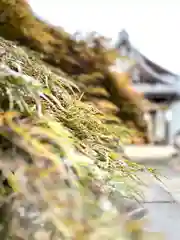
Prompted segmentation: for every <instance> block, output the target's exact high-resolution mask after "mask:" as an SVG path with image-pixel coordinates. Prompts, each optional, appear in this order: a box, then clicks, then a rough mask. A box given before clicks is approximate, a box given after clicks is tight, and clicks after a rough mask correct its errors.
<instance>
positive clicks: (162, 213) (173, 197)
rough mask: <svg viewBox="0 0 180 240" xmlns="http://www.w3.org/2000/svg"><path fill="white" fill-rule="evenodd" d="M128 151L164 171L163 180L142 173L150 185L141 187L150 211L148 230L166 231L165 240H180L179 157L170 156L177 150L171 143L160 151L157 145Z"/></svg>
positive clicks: (160, 171) (161, 176)
mask: <svg viewBox="0 0 180 240" xmlns="http://www.w3.org/2000/svg"><path fill="white" fill-rule="evenodd" d="M126 150H127V149H126ZM128 151H129V153H131V156H130V157H132V158H133V154H134V157H135V158H134V159H137V160H138V162H141V163H144V165H146V166H148V167H153V168H155V169H157V170H158V171H159V173H160V174H161V175H160V179H161V181H162V183H161V182H159V181H157V180H156V179H155V178H153V177H151V176H150V175H148V174H146V173H139V176H140V177H141V179H143V180H144V182H145V183H146V185H147V186H142V189H143V192H144V199H145V200H144V203H143V205H144V206H145V207H146V208H147V209H148V212H149V214H148V217H149V224H147V228H146V229H147V230H148V231H150V232H163V233H164V235H165V240H178V239H180V158H176V159H173V158H172V157H171V154H172V153H173V152H174V150H173V149H172V147H170V146H169V147H164V148H163V147H161V148H159V152H158V148H157V147H154V148H153V147H149V149H148V148H145V147H144V148H139V147H137V148H136V147H135V146H134V147H129V149H128ZM128 151H127V152H128ZM127 152H126V153H127ZM142 152H143V154H144V155H143V154H142ZM157 153H158V154H157ZM138 154H139V156H140V158H139V159H138V158H137V157H138ZM145 156H147V158H146V157H145ZM157 156H158V157H157ZM152 240H154V238H153V239H152Z"/></svg>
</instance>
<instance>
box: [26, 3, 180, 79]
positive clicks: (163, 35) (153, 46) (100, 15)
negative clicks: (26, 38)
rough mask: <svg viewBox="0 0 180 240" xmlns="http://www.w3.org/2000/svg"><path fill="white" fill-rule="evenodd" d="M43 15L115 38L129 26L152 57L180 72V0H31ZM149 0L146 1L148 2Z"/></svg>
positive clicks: (138, 44) (70, 27)
mask: <svg viewBox="0 0 180 240" xmlns="http://www.w3.org/2000/svg"><path fill="white" fill-rule="evenodd" d="M28 2H29V3H30V5H31V7H32V9H33V10H34V12H36V14H38V15H39V16H40V17H42V18H44V19H45V20H48V21H49V22H51V23H52V24H54V25H58V26H61V27H63V28H64V29H65V30H66V31H67V32H70V33H74V32H76V31H81V32H82V33H87V32H91V31H96V32H98V33H100V34H103V35H104V36H106V37H110V38H111V39H112V40H114V41H115V40H116V39H117V36H118V32H120V31H121V30H122V29H124V28H125V29H126V30H127V32H128V33H129V36H130V41H131V43H132V44H133V45H134V46H135V47H136V48H137V49H139V50H140V51H141V52H142V53H143V54H144V55H146V56H147V57H148V58H149V59H150V60H152V61H155V62H156V63H157V64H159V65H161V66H162V67H164V68H167V69H168V70H170V71H173V72H174V73H178V74H180V59H179V58H180V30H178V29H180V27H179V26H178V25H179V23H180V1H178V0H164V1H163V0H158V1H157V2H156V1H155V0H151V1H150V0H149V1H148V0H146V1H143V0H136V1H135V0H124V1H123V0H106V1H105V0H91V1H88V0H87V1H83V0H76V1H74V0H46V1H45V0H28ZM145 2H146V3H145Z"/></svg>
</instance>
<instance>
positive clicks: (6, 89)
mask: <svg viewBox="0 0 180 240" xmlns="http://www.w3.org/2000/svg"><path fill="white" fill-rule="evenodd" d="M0 49H1V58H0V80H1V81H0V109H1V114H0V154H1V158H0V169H1V171H2V173H3V176H4V177H5V178H8V181H9V184H10V185H11V187H12V189H13V191H10V193H8V192H7V188H4V187H3V185H2V184H1V185H2V187H1V192H2V193H1V204H2V206H3V207H2V208H1V213H2V214H1V216H2V217H1V220H0V223H1V225H2V230H1V232H0V234H1V239H12V240H15V239H17V238H18V237H19V239H20V238H21V239H42V237H43V238H45V239H73V240H75V239H78V240H81V239H82V240H83V239H100V238H101V237H106V239H109V240H111V239H112V240H116V239H117V240H121V239H125V235H124V234H125V233H124V228H123V225H124V219H123V216H122V215H121V213H119V212H118V210H117V209H116V208H115V206H113V205H112V204H111V203H110V201H109V199H108V196H109V193H110V192H111V191H113V186H112V185H111V182H112V181H114V180H116V181H117V179H119V181H120V180H121V181H124V178H126V179H129V180H131V179H132V178H133V176H134V179H136V176H135V175H136V174H135V171H136V170H137V169H138V167H137V166H136V165H131V164H130V163H129V164H128V165H127V164H125V159H124V157H123V153H122V152H120V153H119V155H118V157H117V155H116V154H115V152H117V151H118V148H119V146H120V144H121V143H120V140H121V137H122V139H123V136H124V135H127V137H126V138H127V139H128V138H129V135H128V133H129V134H131V132H130V131H129V130H128V129H127V128H125V126H124V125H123V124H122V125H121V127H120V128H121V131H120V132H118V131H115V128H113V129H110V128H109V127H107V125H106V124H104V123H103V122H102V120H101V117H99V115H101V116H103V115H102V113H100V112H99V111H98V110H97V109H96V108H95V107H94V106H92V105H89V104H86V103H83V102H82V101H81V92H80V90H79V89H78V87H77V86H76V85H75V84H74V82H73V81H71V79H70V78H69V79H68V77H67V76H66V77H65V76H63V75H58V74H55V73H54V72H53V71H52V70H51V68H49V67H47V65H45V64H44V63H43V62H42V61H41V60H40V59H39V57H38V56H39V55H38V54H37V55H36V54H34V52H33V51H31V50H28V49H27V48H23V47H19V46H17V45H16V44H15V43H14V42H10V41H7V40H4V39H3V38H0ZM133 181H134V180H133ZM127 182H128V181H127ZM124 184H126V182H125V183H124ZM127 184H128V183H127ZM10 206H11V207H10ZM5 210H6V211H5ZM8 214H9V216H8ZM5 217H8V219H7V220H6V221H5V220H4V219H5Z"/></svg>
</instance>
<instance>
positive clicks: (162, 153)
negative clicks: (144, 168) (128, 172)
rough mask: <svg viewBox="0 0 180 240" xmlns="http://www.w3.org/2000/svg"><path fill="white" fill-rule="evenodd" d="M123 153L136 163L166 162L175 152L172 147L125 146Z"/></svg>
mask: <svg viewBox="0 0 180 240" xmlns="http://www.w3.org/2000/svg"><path fill="white" fill-rule="evenodd" d="M124 151H125V154H126V155H127V156H128V158H130V159H131V160H132V161H135V162H138V163H146V162H149V161H150V162H152V163H153V162H157V161H160V162H164V161H168V160H169V159H171V158H172V156H173V155H175V154H176V152H177V150H176V149H175V148H174V147H173V146H172V145H157V146H156V145H139V146H138V145H126V146H125V147H124Z"/></svg>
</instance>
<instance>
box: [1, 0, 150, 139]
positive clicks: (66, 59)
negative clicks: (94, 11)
mask: <svg viewBox="0 0 180 240" xmlns="http://www.w3.org/2000/svg"><path fill="white" fill-rule="evenodd" d="M0 14H1V16H3V17H1V19H0V34H1V36H3V37H4V38H6V39H9V40H13V41H17V42H19V43H20V44H21V45H24V46H28V47H30V48H32V49H33V50H35V51H37V52H39V57H40V58H41V59H42V60H44V61H46V62H48V63H49V64H50V65H51V66H55V67H58V68H60V69H61V70H62V71H63V72H64V73H66V75H68V77H70V78H71V79H73V80H74V81H75V82H76V84H77V85H78V86H79V87H80V89H81V91H83V92H84V93H85V95H84V97H85V96H88V95H89V91H90V89H92V91H91V95H92V94H93V96H95V97H96V96H97V90H96V89H97V88H103V89H104V90H103V91H104V92H108V93H109V94H110V98H108V97H107V96H105V97H107V100H109V101H111V102H113V103H114V104H115V105H117V106H118V108H119V112H118V113H117V114H116V115H117V117H119V118H120V119H121V120H122V121H123V123H125V124H127V123H128V122H129V121H131V125H132V126H133V129H136V130H137V131H136V134H137V135H139V133H140V136H142V135H143V137H144V138H145V140H146V136H144V135H145V132H146V127H145V126H144V123H143V120H142V118H141V117H140V116H141V114H142V108H140V105H141V102H142V97H139V96H138V95H137V94H136V95H135V94H134V92H133V91H132V90H129V85H128V84H124V77H123V76H121V75H115V74H111V73H110V72H109V68H110V66H111V65H112V64H114V61H115V59H116V58H117V57H118V53H117V51H116V50H115V49H113V48H110V49H108V48H107V45H108V40H107V39H105V38H104V37H102V36H99V35H98V34H97V33H91V34H89V36H87V37H86V38H85V39H83V38H82V37H81V36H80V34H79V33H76V34H74V35H73V36H72V35H69V34H68V33H66V32H65V31H64V30H63V29H61V28H56V27H53V26H51V25H48V24H46V23H45V22H43V21H41V20H39V19H38V18H37V17H36V16H34V15H33V14H32V11H31V8H30V7H29V5H28V4H27V2H26V1H24V0H14V1H11V0H9V1H6V0H1V1H0ZM55 71H57V68H56V70H55ZM126 78H127V80H126V82H128V83H129V82H130V79H129V78H128V77H126ZM116 82H119V83H120V84H118V85H117V84H116ZM101 97H102V96H101ZM103 97H104V96H103ZM83 100H84V98H83ZM129 128H130V125H129ZM131 129H132V128H131Z"/></svg>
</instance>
